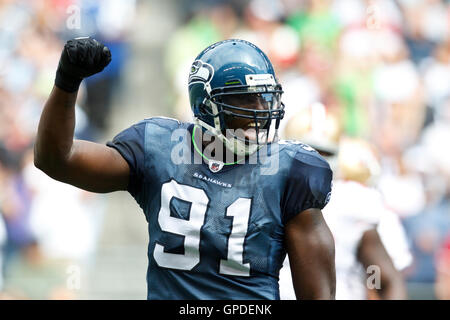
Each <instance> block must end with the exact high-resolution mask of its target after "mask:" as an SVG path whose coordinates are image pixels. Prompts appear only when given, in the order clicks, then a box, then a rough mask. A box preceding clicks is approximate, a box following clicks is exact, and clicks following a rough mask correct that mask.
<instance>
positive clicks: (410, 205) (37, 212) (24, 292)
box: [0, 0, 450, 299]
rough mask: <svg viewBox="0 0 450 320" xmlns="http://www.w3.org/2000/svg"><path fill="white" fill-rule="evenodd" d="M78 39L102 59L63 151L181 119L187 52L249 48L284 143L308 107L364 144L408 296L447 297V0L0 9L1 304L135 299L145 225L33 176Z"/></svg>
mask: <svg viewBox="0 0 450 320" xmlns="http://www.w3.org/2000/svg"><path fill="white" fill-rule="evenodd" d="M78 12H79V13H80V16H79V21H78V22H79V25H77V24H76V23H75V24H73V23H72V24H71V22H74V21H73V18H74V14H75V15H76V14H77V13H78ZM75 17H76V16H75ZM71 19H72V20H71ZM75 22H77V21H75ZM80 35H90V36H93V37H96V38H97V39H99V40H101V41H102V42H104V43H105V44H106V45H108V46H109V47H110V49H111V52H112V56H113V60H112V63H111V65H109V66H108V67H107V68H106V69H105V71H104V72H102V73H100V74H98V75H96V76H94V77H92V78H89V79H88V81H84V82H83V86H82V89H81V92H80V95H79V100H78V102H77V104H78V105H77V127H76V137H77V138H80V139H87V140H92V141H97V142H101V143H105V142H106V141H107V140H109V139H111V138H112V137H113V136H114V135H115V134H116V133H117V132H119V131H121V130H122V129H124V128H126V127H128V126H130V125H131V124H132V123H135V122H137V121H140V120H141V119H143V118H146V117H150V116H154V115H163V116H171V117H176V118H179V119H182V120H190V119H191V116H190V108H189V100H188V96H187V75H188V72H189V71H188V70H189V66H190V64H191V63H192V61H193V60H194V58H195V56H196V54H198V53H199V52H200V51H201V50H202V49H203V48H204V47H206V46H208V45H209V44H211V43H213V42H215V41H219V40H222V39H225V38H243V39H246V40H249V41H251V42H253V43H255V44H256V45H258V46H259V47H260V48H261V49H263V50H264V51H265V52H267V53H268V55H269V58H270V59H271V60H272V62H273V64H274V66H275V68H276V71H277V75H278V77H279V80H280V82H281V83H282V85H283V88H284V91H285V94H284V96H283V101H284V103H285V104H286V119H285V120H283V121H282V123H283V124H282V128H281V130H282V134H285V132H284V131H285V130H284V129H285V127H286V126H287V125H288V123H289V119H290V118H292V117H295V115H296V114H297V113H298V112H302V111H304V110H306V109H307V108H311V107H314V106H320V108H323V107H324V108H325V109H326V112H327V115H328V116H329V117H330V118H331V120H330V126H332V127H330V130H332V131H333V139H335V142H336V143H338V142H339V141H340V140H341V139H345V138H349V137H351V138H359V139H363V140H364V141H366V142H367V143H368V144H370V145H371V146H372V147H373V148H374V149H375V150H376V151H377V152H376V153H377V155H378V161H379V163H380V173H379V175H378V177H377V180H376V181H374V186H376V187H377V188H378V189H379V190H380V192H381V193H382V194H383V196H384V200H385V202H386V205H387V206H388V207H389V209H390V210H392V211H394V212H395V213H396V214H398V216H399V217H400V219H401V221H402V224H403V226H404V228H405V230H406V234H407V238H408V241H409V245H410V249H411V251H412V254H413V257H414V259H413V263H412V264H411V266H410V267H409V268H407V269H406V270H405V277H406V280H407V283H408V294H409V297H410V298H411V299H415V298H421V299H449V298H450V293H449V292H450V280H449V279H450V275H449V270H450V262H449V261H450V260H449V238H450V148H449V147H448V141H450V1H445V0H433V1H432V0H416V1H409V0H397V1H394V0H320V1H319V0H251V1H237V0H229V1H225V0H210V1H207V0H195V1H194V0H191V1H181V0H179V1H177V0H169V1H156V0H151V1H144V0H141V1H139V0H135V1H134V0H130V1H128V0H114V1H106V0H103V1H90V0H79V1H76V0H36V1H26V0H22V1H20V0H17V1H13V0H3V1H0V219H2V220H3V221H4V224H5V229H6V237H5V240H4V241H2V225H3V224H1V222H3V221H0V247H1V248H2V256H3V281H1V278H2V276H0V297H4V298H12V299H14V298H23V299H52V298H55V299H64V298H69V299H72V298H74V299H76V298H80V299H91V298H95V299H116V298H122V299H145V297H146V294H145V272H146V244H147V243H146V242H147V225H146V222H145V218H144V216H143V215H142V214H140V209H139V208H138V206H137V205H136V204H135V203H134V200H132V198H131V197H129V196H128V195H127V194H126V193H115V194H111V195H95V194H91V193H88V192H84V191H81V190H78V189H76V188H73V187H70V186H67V185H64V184H61V183H58V182H55V181H53V180H51V179H50V178H48V177H47V176H45V175H44V174H42V173H41V172H39V171H38V170H37V169H35V168H34V166H33V151H32V148H33V139H34V137H35V133H36V130H37V124H38V121H39V116H40V112H41V110H42V107H43V104H44V102H45V99H46V97H47V96H48V94H49V92H50V90H51V88H52V85H53V80H54V74H55V70H56V67H57V63H58V59H59V55H60V52H61V48H62V46H63V44H64V42H65V41H66V40H67V39H70V38H73V37H76V36H80ZM286 128H287V127H286ZM286 135H287V131H286ZM289 138H295V136H294V137H292V136H289ZM1 261H2V259H0V262H1ZM0 270H2V268H0Z"/></svg>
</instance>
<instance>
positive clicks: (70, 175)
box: [59, 140, 130, 193]
mask: <svg viewBox="0 0 450 320" xmlns="http://www.w3.org/2000/svg"><path fill="white" fill-rule="evenodd" d="M64 171H65V172H64V174H63V175H62V179H59V180H61V181H63V182H66V183H69V184H72V185H74V186H76V187H79V188H82V189H84V190H87V191H91V192H100V193H104V192H112V191H118V190H126V189H127V186H128V181H129V175H130V168H129V165H128V163H127V161H125V159H124V158H123V157H122V156H121V154H120V153H119V152H118V151H117V150H116V149H114V148H110V147H108V146H105V145H101V144H97V143H93V142H89V141H83V140H75V141H74V143H73V147H72V151H71V153H70V156H69V158H68V159H67V164H66V166H65V168H64Z"/></svg>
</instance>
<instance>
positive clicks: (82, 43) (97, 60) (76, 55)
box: [55, 37, 111, 92]
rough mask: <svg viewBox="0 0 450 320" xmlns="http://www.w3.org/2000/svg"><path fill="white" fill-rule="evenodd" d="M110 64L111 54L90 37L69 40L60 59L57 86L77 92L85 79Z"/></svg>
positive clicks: (106, 48)
mask: <svg viewBox="0 0 450 320" xmlns="http://www.w3.org/2000/svg"><path fill="white" fill-rule="evenodd" d="M110 62H111V52H110V51H109V49H108V47H106V46H105V45H103V44H101V43H100V42H98V41H97V40H95V39H92V38H88V37H85V38H76V39H72V40H69V41H67V43H66V44H65V46H64V49H63V52H62V54H61V58H60V59H59V65H58V70H57V71H56V79H55V85H56V86H57V87H58V88H60V89H62V90H64V91H67V92H75V91H77V90H78V88H79V87H80V83H81V80H83V78H86V77H89V76H92V75H93V74H96V73H98V72H100V71H102V70H103V69H104V68H105V67H106V66H107V65H108V64H109V63H110Z"/></svg>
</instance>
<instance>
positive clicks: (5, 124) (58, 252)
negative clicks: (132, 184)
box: [0, 0, 135, 299]
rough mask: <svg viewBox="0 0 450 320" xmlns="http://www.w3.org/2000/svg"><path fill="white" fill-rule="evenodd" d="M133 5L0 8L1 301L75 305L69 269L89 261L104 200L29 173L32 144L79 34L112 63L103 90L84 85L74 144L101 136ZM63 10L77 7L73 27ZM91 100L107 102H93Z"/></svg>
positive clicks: (10, 4) (48, 1)
mask: <svg viewBox="0 0 450 320" xmlns="http://www.w3.org/2000/svg"><path fill="white" fill-rule="evenodd" d="M134 5H135V3H134V1H101V2H98V3H94V2H93V1H72V0H42V1H32V2H29V1H22V0H19V1H2V2H0V17H1V19H0V30H1V32H0V191H1V192H0V213H1V215H2V221H1V222H2V223H3V218H4V223H5V229H6V243H5V241H0V243H1V244H0V248H1V252H2V254H1V256H2V258H3V259H1V260H2V263H0V264H1V265H2V266H4V270H3V268H2V270H3V271H4V272H1V273H0V274H2V275H3V274H4V275H5V278H4V281H0V282H1V283H2V284H3V285H0V288H1V287H3V289H4V297H8V298H33V299H48V298H55V297H56V298H65V297H66V298H70V297H72V298H73V297H75V295H74V294H73V292H70V291H68V290H67V286H66V277H67V274H66V269H67V266H70V265H77V266H80V267H81V266H85V264H86V263H89V262H90V261H92V258H93V253H94V252H95V249H96V243H97V242H98V235H99V231H100V226H101V221H102V219H101V218H102V213H103V208H102V204H101V198H99V197H98V196H93V195H90V194H88V193H85V192H81V191H80V190H78V189H75V188H72V189H67V188H66V185H64V184H62V183H57V182H55V181H54V180H52V179H51V178H49V177H47V176H46V175H44V174H42V173H40V172H39V171H38V170H37V169H36V168H34V165H33V150H32V147H33V139H34V137H35V134H36V130H37V125H38V121H39V117H40V113H41V110H42V107H43V105H44V102H45V100H44V99H46V97H47V96H48V94H49V92H50V90H51V89H52V86H53V81H54V75H55V70H56V67H57V63H58V60H59V56H60V54H61V49H62V47H63V44H64V42H65V40H66V39H67V38H68V37H74V36H79V35H80V34H78V33H77V32H80V33H82V35H91V36H99V35H100V36H99V38H100V40H103V41H105V42H107V43H108V45H109V46H110V48H111V51H113V55H114V59H113V61H114V63H112V64H111V65H110V68H109V69H108V70H106V72H104V73H102V76H103V77H105V79H107V80H106V81H105V82H107V84H106V85H104V83H103V82H99V80H98V79H97V80H96V79H92V83H85V84H83V86H82V89H81V92H80V95H79V100H78V103H77V107H76V117H77V125H76V128H75V136H76V137H77V138H83V139H88V140H93V139H98V138H99V137H100V136H99V134H100V133H102V130H104V129H105V128H106V124H107V119H108V118H109V116H110V108H109V106H110V102H111V101H110V100H108V99H110V98H111V93H112V92H113V90H115V88H117V87H115V86H117V80H118V79H119V76H120V71H121V68H122V66H123V62H124V60H125V58H126V53H125V51H126V49H124V48H125V47H126V44H125V43H126V41H124V39H126V38H125V36H126V29H127V26H129V22H130V21H132V19H133V13H134V11H133V10H134ZM70 8H75V9H76V8H83V10H81V11H80V13H81V14H82V16H81V24H80V29H77V28H75V29H70V28H69V27H68V25H67V19H68V18H69V15H70V14H72V13H73V12H76V10H75V11H71V10H69V9H70ZM93 8H96V9H95V10H94V9H93ZM91 9H92V10H93V11H95V13H93V14H92V16H93V17H94V18H93V19H91V20H89V19H88V18H87V17H88V14H86V15H84V16H83V14H85V13H86V11H89V10H91ZM93 11H91V13H92V12H93ZM125 13H126V15H124V14H125ZM85 18H86V19H85ZM91 22H93V23H94V24H91ZM91 27H93V28H91ZM84 32H86V33H84ZM86 88H87V89H86ZM108 90H109V91H108ZM96 93H98V94H99V95H100V96H102V95H103V94H104V96H102V97H100V98H98V99H96V98H95V99H93V98H92V97H93V95H95V94H96ZM80 106H84V107H85V108H86V110H87V111H88V112H84V110H83V109H82V108H81V107H80ZM92 110H94V112H91V111H92ZM2 227H3V224H2V225H1V226H0V229H1V231H3V228H2ZM80 232H82V233H83V237H81V238H80ZM0 233H1V235H2V236H3V235H4V233H2V232H0ZM2 236H0V238H1V239H2V240H4V238H3V237H2ZM0 279H2V276H0ZM0 290H1V289H0Z"/></svg>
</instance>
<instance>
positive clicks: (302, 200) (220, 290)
mask: <svg viewBox="0 0 450 320" xmlns="http://www.w3.org/2000/svg"><path fill="white" fill-rule="evenodd" d="M192 127H193V124H190V123H182V122H178V121H177V120H173V119H167V118H151V119H147V120H144V121H142V122H140V123H138V124H135V125H134V126H132V127H130V128H128V129H126V130H125V131H123V132H121V133H119V134H118V135H117V136H116V137H115V138H114V139H113V141H112V142H108V146H110V147H113V148H116V149H117V150H118V151H119V152H120V154H121V155H122V156H123V157H124V159H125V160H126V161H127V162H128V164H129V166H130V181H129V186H128V191H129V192H130V193H131V195H132V196H133V197H134V198H135V199H136V201H137V202H138V203H139V205H140V207H141V208H142V209H143V211H144V213H145V217H146V219H147V222H148V231H149V245H148V259H149V265H148V271H147V285H148V299H279V287H278V275H279V270H280V268H281V266H282V264H283V261H284V258H285V255H286V251H285V249H284V246H283V241H284V226H285V224H286V223H287V222H288V221H289V220H290V219H292V217H294V216H295V215H297V214H299V213H301V212H302V211H304V210H306V209H309V208H320V209H322V208H323V207H324V206H325V204H326V203H327V201H328V197H329V194H330V192H331V179H332V172H331V170H330V167H329V166H328V164H327V162H326V161H325V160H324V159H323V158H322V157H321V156H320V155H319V154H318V153H317V152H316V151H314V150H313V149H312V148H310V147H308V146H306V145H304V144H300V143H293V142H280V143H279V144H277V145H276V146H277V148H274V147H272V149H271V150H269V152H266V155H265V161H257V162H256V161H255V162H251V161H246V162H247V163H246V164H235V165H225V166H223V168H222V169H221V170H219V171H217V172H213V171H215V170H211V169H210V166H208V164H206V163H205V162H203V161H197V160H198V159H197V158H196V157H198V154H197V153H196V152H195V151H194V149H193V148H192V143H191V135H192ZM274 146H275V145H274ZM193 160H194V161H193ZM200 160H201V157H200ZM272 160H273V161H272ZM249 162H250V163H249ZM268 164H269V165H270V164H272V165H273V164H276V170H273V168H272V169H271V170H269V171H267V167H268Z"/></svg>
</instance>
